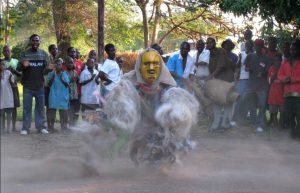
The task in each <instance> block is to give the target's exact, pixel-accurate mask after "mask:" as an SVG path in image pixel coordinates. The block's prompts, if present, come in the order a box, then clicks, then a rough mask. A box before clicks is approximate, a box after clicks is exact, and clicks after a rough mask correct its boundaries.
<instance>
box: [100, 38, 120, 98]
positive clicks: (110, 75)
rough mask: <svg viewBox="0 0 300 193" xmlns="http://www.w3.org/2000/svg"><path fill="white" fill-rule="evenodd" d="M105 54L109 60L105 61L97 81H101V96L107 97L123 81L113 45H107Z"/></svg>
mask: <svg viewBox="0 0 300 193" xmlns="http://www.w3.org/2000/svg"><path fill="white" fill-rule="evenodd" d="M104 49H105V52H106V53H107V56H108V58H107V59H106V60H105V61H104V63H103V66H102V67H101V68H100V72H99V74H98V76H97V77H96V80H98V79H99V78H100V79H101V94H102V96H105V95H106V94H107V93H108V92H110V91H111V90H112V89H113V88H114V87H115V86H116V85H117V84H118V83H119V82H120V80H121V76H120V68H119V65H118V63H117V62H116V61H115V58H116V49H115V46H114V45H113V44H106V45H105V48H104Z"/></svg>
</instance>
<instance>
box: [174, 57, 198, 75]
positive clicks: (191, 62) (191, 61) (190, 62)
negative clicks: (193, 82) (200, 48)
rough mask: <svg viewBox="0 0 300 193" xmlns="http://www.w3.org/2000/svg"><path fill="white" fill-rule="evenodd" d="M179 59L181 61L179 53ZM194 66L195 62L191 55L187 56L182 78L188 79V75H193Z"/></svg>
mask: <svg viewBox="0 0 300 193" xmlns="http://www.w3.org/2000/svg"><path fill="white" fill-rule="evenodd" d="M178 58H179V59H182V56H181V54H180V53H179V57H178ZM194 65H195V61H194V59H193V57H192V56H191V55H189V54H188V55H187V59H186V66H185V69H184V72H183V75H182V77H183V78H186V79H187V78H189V75H190V74H193V69H194Z"/></svg>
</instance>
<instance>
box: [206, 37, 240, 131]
mask: <svg viewBox="0 0 300 193" xmlns="http://www.w3.org/2000/svg"><path fill="white" fill-rule="evenodd" d="M206 49H208V50H209V51H210V59H209V73H210V75H209V76H208V77H207V80H208V79H211V78H216V79H220V80H223V81H227V82H233V80H234V77H233V72H234V69H233V67H232V65H231V63H230V61H229V59H228V58H227V56H226V52H225V50H224V49H223V48H217V47H216V40H215V39H214V38H211V37H209V38H207V41H206ZM232 107H233V104H232V103H229V104H226V105H220V104H217V103H214V104H213V115H214V120H213V123H212V125H211V127H210V130H211V131H214V130H218V129H220V122H221V120H222V123H221V127H222V128H224V129H226V128H229V127H230V121H231V118H232ZM222 111H223V115H222Z"/></svg>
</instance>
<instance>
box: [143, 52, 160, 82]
mask: <svg viewBox="0 0 300 193" xmlns="http://www.w3.org/2000/svg"><path fill="white" fill-rule="evenodd" d="M140 69H141V74H142V78H143V80H144V81H145V82H146V83H147V84H153V83H154V82H155V81H156V80H157V79H158V77H159V76H160V72H161V64H160V56H159V55H158V53H156V52H154V51H150V52H145V53H144V55H143V56H142V63H141V67H140Z"/></svg>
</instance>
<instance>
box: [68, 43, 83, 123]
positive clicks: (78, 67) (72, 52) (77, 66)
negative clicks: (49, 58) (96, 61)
mask: <svg viewBox="0 0 300 193" xmlns="http://www.w3.org/2000/svg"><path fill="white" fill-rule="evenodd" d="M68 56H69V57H71V58H72V59H73V61H74V70H75V72H76V73H77V75H78V77H80V74H81V72H82V71H83V70H84V69H85V67H84V63H83V62H82V61H81V60H79V59H77V58H76V57H77V56H78V53H77V51H76V49H75V48H74V47H69V48H68ZM63 70H67V67H66V66H64V68H63ZM77 92H78V100H75V101H73V103H72V106H73V107H74V109H73V110H74V111H75V114H76V115H78V114H79V111H80V98H81V86H80V84H78V85H77ZM74 118H75V120H74V121H75V122H76V121H77V120H78V118H79V116H75V117H74Z"/></svg>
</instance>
